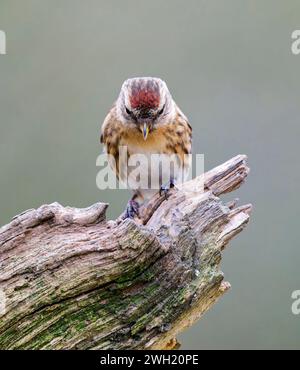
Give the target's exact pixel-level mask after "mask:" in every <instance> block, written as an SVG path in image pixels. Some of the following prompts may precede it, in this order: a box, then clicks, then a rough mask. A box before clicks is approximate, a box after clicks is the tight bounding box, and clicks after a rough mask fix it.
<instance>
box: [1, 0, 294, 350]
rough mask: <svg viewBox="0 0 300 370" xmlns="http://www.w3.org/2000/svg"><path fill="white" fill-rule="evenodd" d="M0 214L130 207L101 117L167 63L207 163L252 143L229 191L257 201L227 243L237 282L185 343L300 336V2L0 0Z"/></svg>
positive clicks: (242, 343)
mask: <svg viewBox="0 0 300 370" xmlns="http://www.w3.org/2000/svg"><path fill="white" fill-rule="evenodd" d="M0 29H2V30H4V31H5V32H6V34H7V53H8V54H7V55H6V56H2V55H1V56H0V207H1V208H0V210H1V212H0V224H1V225H2V224H5V223H7V222H9V220H10V218H11V217H12V216H14V215H15V214H17V213H20V212H21V211H23V210H25V209H28V208H33V207H38V206H40V205H41V204H43V203H50V202H53V201H58V202H60V203H62V204H64V205H72V206H77V207H85V206H88V205H90V204H92V203H94V202H97V201H106V202H110V203H111V204H112V205H111V207H110V209H109V217H116V216H117V215H118V214H119V213H120V212H121V211H122V210H123V208H124V207H125V204H126V202H127V199H128V196H129V193H128V192H126V191H99V190H98V189H97V187H96V174H97V170H98V169H97V167H96V157H97V155H98V154H99V153H100V151H101V147H100V145H99V129H100V126H101V123H102V120H103V118H104V117H105V115H106V113H107V112H108V110H109V108H110V106H111V105H112V103H113V101H114V100H115V99H116V97H117V95H118V93H119V88H120V86H121V84H122V82H123V80H124V79H126V78H128V77H133V76H148V75H150V76H158V77H161V78H163V79H165V81H166V82H167V83H168V86H169V88H170V90H171V92H172V94H173V96H174V98H175V100H176V101H177V102H178V104H179V105H180V107H181V108H182V110H183V111H184V112H185V113H186V115H187V116H188V117H189V119H190V122H191V123H192V125H193V129H194V152H195V153H204V154H205V167H206V169H210V168H212V167H213V166H215V165H218V164H220V163H222V162H223V161H225V160H227V159H229V158H230V157H232V156H234V155H236V154H238V153H245V154H247V155H248V156H249V163H250V166H251V170H252V171H251V175H250V176H249V178H248V181H247V183H246V184H245V185H244V186H243V187H242V188H241V189H240V190H239V191H238V192H236V193H235V194H233V195H231V197H236V196H238V197H239V198H240V199H241V203H247V202H252V203H253V204H254V212H253V216H252V219H251V223H250V225H249V227H248V228H247V229H246V230H245V231H244V232H243V233H242V234H241V235H239V236H238V237H237V238H236V239H235V240H234V241H233V242H232V243H231V244H230V247H229V248H228V249H227V250H226V252H225V254H224V260H223V264H222V269H223V271H224V272H225V276H226V279H227V280H229V281H230V282H231V284H232V286H233V288H232V290H231V291H230V292H229V293H228V294H227V295H226V296H225V297H224V298H222V299H221V300H220V301H219V303H218V304H217V305H216V306H215V307H214V308H213V309H212V310H211V311H210V312H208V313H207V314H206V315H205V317H204V318H203V319H202V320H200V322H199V323H198V324H197V325H195V326H194V327H192V328H191V329H189V330H187V331H186V332H185V333H183V334H182V336H181V338H180V339H181V341H182V343H183V347H182V348H184V349H257V348H264V349H275V348H278V349H279V348H281V349H286V348H290V349H292V348H299V347H300V316H294V315H293V314H292V312H291V304H292V300H291V293H292V291H293V290H297V289H300V274H299V264H300V243H299V216H300V214H299V199H298V194H297V192H298V188H299V182H300V176H299V143H298V141H299V134H300V130H299V105H300V104H299V103H300V101H299V98H300V55H299V56H295V55H293V54H292V53H291V43H292V40H291V33H292V31H293V30H295V29H300V2H299V1H297V0H295V1H291V0H290V1H279V0H278V1H276V0H272V1H267V0H265V1H259V0H257V1H240V0H226V1H225V0H219V1H216V0H214V1H212V0H207V1H200V0H187V1H183V0H181V1H180V0H164V1H159V0H151V1H144V0H139V1H138V0H119V1H117V0H111V1H108V0H107V1H104V0H103V1H101V0H87V1H82V0H43V1H42V0H0Z"/></svg>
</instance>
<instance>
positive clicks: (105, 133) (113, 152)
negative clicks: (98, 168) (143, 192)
mask: <svg viewBox="0 0 300 370" xmlns="http://www.w3.org/2000/svg"><path fill="white" fill-rule="evenodd" d="M122 132H123V127H122V123H121V122H120V121H119V120H118V119H117V116H116V111H115V107H113V108H112V109H111V111H110V112H109V113H108V115H107V116H106V117H105V120H104V122H103V124H102V128H101V137H100V142H101V143H103V144H104V147H105V151H106V153H107V154H108V161H109V163H110V165H111V167H112V169H113V170H114V171H115V173H116V176H117V178H118V179H119V144H120V139H121V136H122Z"/></svg>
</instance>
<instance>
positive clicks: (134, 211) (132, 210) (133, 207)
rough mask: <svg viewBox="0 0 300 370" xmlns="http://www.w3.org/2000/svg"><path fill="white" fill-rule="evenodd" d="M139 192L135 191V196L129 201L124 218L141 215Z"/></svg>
mask: <svg viewBox="0 0 300 370" xmlns="http://www.w3.org/2000/svg"><path fill="white" fill-rule="evenodd" d="M138 198H139V193H135V194H134V195H133V197H132V198H131V199H130V200H129V201H128V203H127V206H126V210H125V215H124V219H126V218H132V219H133V218H134V217H135V216H139V208H140V203H139V202H138Z"/></svg>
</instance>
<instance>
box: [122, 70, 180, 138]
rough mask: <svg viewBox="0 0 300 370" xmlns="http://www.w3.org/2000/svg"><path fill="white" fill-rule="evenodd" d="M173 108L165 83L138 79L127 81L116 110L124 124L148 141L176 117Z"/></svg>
mask: <svg viewBox="0 0 300 370" xmlns="http://www.w3.org/2000/svg"><path fill="white" fill-rule="evenodd" d="M174 105H175V104H174V102H173V99H172V97H171V94H170V92H169V90H168V87H167V85H166V83H165V82H164V81H162V80H161V79H159V78H153V77H137V78H131V79H128V80H126V81H125V82H124V84H123V86H122V89H121V92H120V95H119V98H118V100H117V105H116V109H117V114H118V117H119V119H120V120H121V122H123V124H125V125H128V127H131V128H133V127H135V128H137V129H138V130H140V131H141V132H142V134H143V137H144V140H146V139H147V137H148V134H149V133H150V132H151V131H153V130H155V129H156V128H157V127H158V126H160V125H164V124H166V123H168V122H170V121H171V120H172V119H173V118H174V115H175V107H174Z"/></svg>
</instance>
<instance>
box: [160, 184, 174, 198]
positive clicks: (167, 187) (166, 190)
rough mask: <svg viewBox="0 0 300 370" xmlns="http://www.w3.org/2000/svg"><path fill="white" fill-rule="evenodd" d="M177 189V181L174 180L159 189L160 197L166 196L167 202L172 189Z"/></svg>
mask: <svg viewBox="0 0 300 370" xmlns="http://www.w3.org/2000/svg"><path fill="white" fill-rule="evenodd" d="M173 188H175V181H174V180H170V182H169V183H167V184H165V185H162V186H161V187H160V189H159V195H160V196H162V195H164V197H165V199H166V200H167V199H168V194H169V191H170V189H173Z"/></svg>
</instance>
